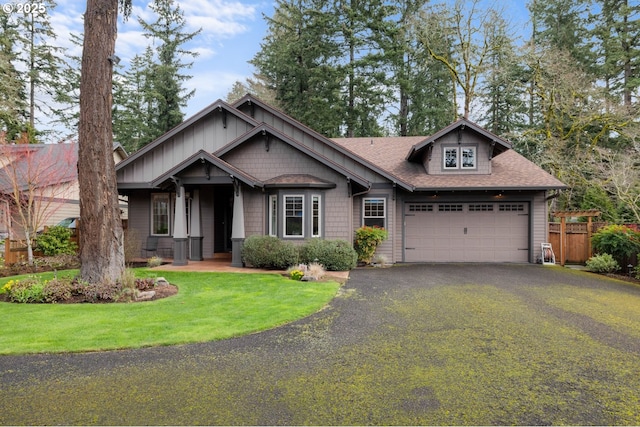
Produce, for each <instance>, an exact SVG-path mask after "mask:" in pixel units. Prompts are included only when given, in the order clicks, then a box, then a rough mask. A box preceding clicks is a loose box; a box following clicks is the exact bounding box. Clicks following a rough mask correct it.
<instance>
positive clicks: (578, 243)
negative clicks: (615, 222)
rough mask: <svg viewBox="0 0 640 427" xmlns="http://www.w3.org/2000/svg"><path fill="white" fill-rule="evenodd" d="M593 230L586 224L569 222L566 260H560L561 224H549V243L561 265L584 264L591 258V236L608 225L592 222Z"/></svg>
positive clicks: (567, 226) (567, 224) (566, 239)
mask: <svg viewBox="0 0 640 427" xmlns="http://www.w3.org/2000/svg"><path fill="white" fill-rule="evenodd" d="M590 225H591V229H589V224H588V223H586V222H567V223H566V224H565V236H564V238H565V241H564V254H563V255H562V256H563V257H564V259H563V260H562V259H560V257H561V254H560V238H561V235H562V234H561V224H560V223H559V222H551V223H549V243H551V247H552V248H553V251H554V253H555V255H556V262H557V263H559V264H562V265H564V264H584V263H585V262H586V261H587V260H588V259H589V258H590V257H591V235H592V234H593V233H595V232H596V231H598V230H599V229H600V228H602V227H604V226H605V225H607V224H606V223H604V222H592V223H591V224H590Z"/></svg>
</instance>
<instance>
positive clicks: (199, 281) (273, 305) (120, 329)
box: [0, 269, 340, 354]
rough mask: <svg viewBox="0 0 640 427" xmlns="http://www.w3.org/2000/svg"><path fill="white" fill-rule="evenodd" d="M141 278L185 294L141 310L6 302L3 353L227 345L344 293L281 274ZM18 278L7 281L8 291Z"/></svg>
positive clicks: (0, 336)
mask: <svg viewBox="0 0 640 427" xmlns="http://www.w3.org/2000/svg"><path fill="white" fill-rule="evenodd" d="M76 273H77V271H69V272H59V273H58V275H63V274H67V275H74V274H76ZM136 274H137V275H138V276H140V277H146V276H149V275H157V276H160V275H161V276H162V277H165V278H166V279H167V280H168V281H169V282H170V283H172V284H174V285H177V286H178V288H179V292H178V294H177V295H175V296H172V297H169V298H165V299H160V300H156V301H150V302H136V303H110V304H15V303H4V302H3V303H0V316H1V318H2V320H3V327H2V328H1V329H0V354H22V353H45V352H46V353H52V352H81V351H97V350H112V349H122V348H138V347H146V346H160V345H174V344H184V343H195V342H205V341H214V340H220V339H224V338H229V337H233V336H238V335H244V334H249V333H252V332H256V331H262V330H266V329H270V328H273V327H275V326H278V325H281V324H284V323H287V322H291V321H293V320H296V319H299V318H302V317H305V316H308V315H310V314H312V313H314V312H316V311H318V310H320V309H321V308H322V307H323V306H324V305H326V304H327V303H328V302H329V301H330V300H331V299H332V298H333V297H334V296H335V294H336V292H337V290H338V288H339V286H340V285H339V284H338V283H336V282H297V281H293V280H290V279H288V278H285V277H282V276H280V275H277V274H238V273H200V272H198V273H196V272H192V273H185V272H162V273H158V272H155V271H150V270H146V269H140V270H137V272H136ZM42 276H44V277H53V273H43V274H42ZM15 278H16V277H13V279H15ZM10 279H12V278H10V277H7V278H3V279H1V280H0V287H1V286H2V285H4V284H5V283H6V282H7V281H9V280H10Z"/></svg>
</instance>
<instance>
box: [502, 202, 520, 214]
mask: <svg viewBox="0 0 640 427" xmlns="http://www.w3.org/2000/svg"><path fill="white" fill-rule="evenodd" d="M498 210H499V211H500V212H522V211H524V204H522V203H502V204H500V205H498Z"/></svg>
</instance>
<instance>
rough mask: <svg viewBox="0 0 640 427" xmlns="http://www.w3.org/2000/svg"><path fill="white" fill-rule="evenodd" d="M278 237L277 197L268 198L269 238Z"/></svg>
mask: <svg viewBox="0 0 640 427" xmlns="http://www.w3.org/2000/svg"><path fill="white" fill-rule="evenodd" d="M277 235H278V196H276V195H275V194H273V195H271V196H269V236H277Z"/></svg>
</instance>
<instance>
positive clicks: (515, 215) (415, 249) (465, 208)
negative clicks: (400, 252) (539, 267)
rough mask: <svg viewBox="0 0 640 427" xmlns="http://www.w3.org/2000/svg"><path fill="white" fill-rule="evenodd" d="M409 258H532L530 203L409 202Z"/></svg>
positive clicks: (513, 260) (406, 238)
mask: <svg viewBox="0 0 640 427" xmlns="http://www.w3.org/2000/svg"><path fill="white" fill-rule="evenodd" d="M404 219H405V223H404V224H405V251H404V253H405V261H406V262H429V261H435V262H528V261H529V249H528V247H529V204H528V203H415V202H411V203H406V205H405V218H404Z"/></svg>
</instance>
